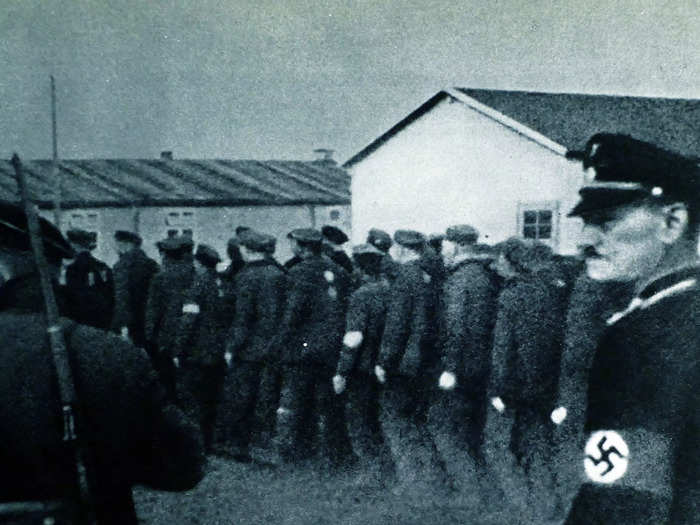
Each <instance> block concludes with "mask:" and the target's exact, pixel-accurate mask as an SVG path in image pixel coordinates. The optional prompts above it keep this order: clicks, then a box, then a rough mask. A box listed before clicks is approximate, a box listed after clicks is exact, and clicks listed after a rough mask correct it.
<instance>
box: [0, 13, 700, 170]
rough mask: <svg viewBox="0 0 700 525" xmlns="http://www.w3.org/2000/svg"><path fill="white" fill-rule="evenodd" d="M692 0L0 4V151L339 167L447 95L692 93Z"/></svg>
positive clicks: (695, 48) (695, 72) (698, 36)
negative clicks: (55, 142) (329, 161)
mask: <svg viewBox="0 0 700 525" xmlns="http://www.w3.org/2000/svg"><path fill="white" fill-rule="evenodd" d="M699 11H700V9H698V4H697V0H669V1H662V0H627V1H613V0H598V1H585V0H583V1H582V0H560V1H553V0H547V1H539V0H506V1H486V2H485V1H483V0H464V1H459V0H452V1H447V0H438V1H428V0H424V1H417V0H410V1H393V0H387V1H381V0H359V1H352V0H252V1H243V0H196V1H195V0H163V1H157V0H148V1H145V0H138V1H137V0H109V1H108V0H82V1H77V0H72V1H71V0H2V2H1V3H0V38H1V40H0V65H1V66H2V72H1V74H0V105H1V106H0V108H1V109H0V111H1V113H0V115H1V116H0V156H1V157H3V158H8V157H9V156H10V154H11V152H12V151H14V150H17V151H19V152H20V153H21V154H22V155H23V156H24V157H26V158H49V157H50V156H51V121H50V95H49V93H50V89H49V75H51V74H53V75H54V76H55V78H56V82H57V97H58V126H59V155H60V156H61V157H63V158H105V157H107V158H114V157H118V158H126V157H129V158H131V157H134V158H152V157H157V156H158V155H159V153H160V151H161V150H164V149H170V150H173V151H174V154H175V157H178V158H253V159H261V160H263V159H302V160H303V159H311V158H313V154H312V150H313V149H315V148H320V147H327V148H332V149H335V150H336V152H337V153H336V158H337V159H338V160H340V161H344V160H347V158H349V157H350V156H351V155H353V154H354V153H356V152H357V151H359V150H360V149H362V148H363V147H364V146H366V145H367V144H368V143H370V142H371V141H372V140H373V139H375V138H376V137H377V136H378V135H380V134H381V133H383V132H384V131H386V130H387V129H388V128H389V127H391V126H392V125H393V124H395V123H396V122H397V121H399V120H400V119H401V118H403V117H404V116H406V115H407V114H408V113H410V112H411V111H412V110H413V109H415V108H416V107H418V106H419V105H420V104H422V103H423V102H424V101H425V100H427V99H428V98H429V97H431V96H432V95H433V94H435V93H436V92H437V91H439V90H440V89H441V88H443V87H451V86H464V87H474V88H494V89H519V90H536V91H554V92H557V91H567V92H580V93H614V94H633V95H649V96H670V97H682V98H698V97H700V30H699V28H700V13H699Z"/></svg>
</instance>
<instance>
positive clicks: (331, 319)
mask: <svg viewBox="0 0 700 525" xmlns="http://www.w3.org/2000/svg"><path fill="white" fill-rule="evenodd" d="M290 235H291V238H292V239H293V240H294V242H295V253H296V255H298V256H299V257H300V259H301V262H300V263H298V264H297V265H295V266H294V267H293V268H292V269H291V270H290V271H289V274H288V285H287V297H286V301H285V305H284V313H283V315H282V320H281V322H280V326H279V330H280V331H279V334H278V336H277V337H276V338H275V341H274V344H275V347H273V350H272V351H274V352H277V351H279V352H281V354H282V355H281V361H282V364H283V367H284V371H283V378H282V394H281V399H280V406H279V409H278V410H277V440H278V445H279V451H280V455H281V457H282V459H283V460H289V461H295V460H299V459H304V458H306V457H309V455H310V453H311V452H312V447H311V442H312V440H313V434H314V433H315V432H313V431H314V429H315V428H316V426H317V425H316V424H315V422H316V420H318V428H319V429H320V441H321V444H322V446H323V449H324V450H323V452H322V457H323V459H324V460H326V461H328V462H329V465H330V466H331V467H338V466H340V465H342V464H344V463H346V462H347V461H348V459H349V457H350V452H351V451H350V443H349V438H348V436H347V431H346V428H345V420H344V415H343V405H342V403H341V402H340V401H339V400H338V399H337V398H336V395H335V394H334V392H333V388H332V384H331V380H330V379H331V378H332V377H333V373H334V371H335V366H336V364H337V362H338V354H339V352H340V346H341V343H342V338H343V333H344V328H345V327H344V324H345V311H346V308H347V302H348V298H349V295H350V276H349V275H348V274H347V272H346V271H345V270H344V269H342V268H341V267H340V266H338V265H337V264H335V263H334V262H333V261H331V260H330V259H328V258H327V257H323V256H322V255H321V251H322V245H321V243H322V239H323V237H322V235H321V232H319V231H318V230H313V229H300V230H294V231H292V232H291V234H290Z"/></svg>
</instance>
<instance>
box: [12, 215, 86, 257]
mask: <svg viewBox="0 0 700 525" xmlns="http://www.w3.org/2000/svg"><path fill="white" fill-rule="evenodd" d="M39 232H40V235H41V238H42V240H43V241H44V252H45V255H46V257H47V258H48V259H49V260H51V261H57V260H60V259H71V258H73V257H74V256H75V252H74V251H73V248H71V245H70V244H69V243H68V241H66V239H65V238H64V237H63V234H62V233H61V232H60V230H59V229H58V228H56V227H55V226H54V225H53V224H51V223H50V222H49V221H47V220H46V219H44V218H41V217H40V218H39ZM0 246H2V247H3V248H6V249H9V250H17V251H29V250H31V249H32V248H31V243H30V240H29V230H28V229H27V216H26V215H25V214H24V210H23V209H22V208H21V207H20V206H17V205H16V204H12V203H9V202H0Z"/></svg>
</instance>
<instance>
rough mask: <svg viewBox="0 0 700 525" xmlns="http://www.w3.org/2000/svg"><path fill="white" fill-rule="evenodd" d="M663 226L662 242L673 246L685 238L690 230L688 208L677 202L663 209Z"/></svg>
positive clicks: (661, 231) (661, 232)
mask: <svg viewBox="0 0 700 525" xmlns="http://www.w3.org/2000/svg"><path fill="white" fill-rule="evenodd" d="M661 214H662V217H663V225H662V227H661V229H660V232H659V234H660V238H661V241H662V242H664V243H665V244H673V243H675V242H676V241H678V239H680V238H681V237H683V235H684V234H685V231H686V230H687V229H688V207H687V206H686V205H685V204H684V203H682V202H675V203H673V204H669V205H667V206H663V207H662V208H661Z"/></svg>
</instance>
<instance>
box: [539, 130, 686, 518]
mask: <svg viewBox="0 0 700 525" xmlns="http://www.w3.org/2000/svg"><path fill="white" fill-rule="evenodd" d="M567 156H569V157H571V158H576V159H580V160H582V161H583V168H584V170H586V173H587V175H588V177H587V182H586V184H585V185H584V186H583V188H582V189H581V190H580V192H579V193H580V195H581V199H580V201H579V203H578V204H577V205H576V207H575V208H574V209H573V210H572V212H571V213H570V215H573V216H578V217H581V218H582V219H583V222H584V229H583V239H582V243H581V247H582V252H583V255H584V257H585V259H586V272H587V274H588V276H589V277H590V278H592V279H594V280H596V281H625V282H628V283H630V284H632V285H633V286H634V295H635V296H634V298H633V299H632V301H631V302H630V303H629V305H628V306H627V308H625V309H624V310H622V311H620V312H618V313H616V314H614V315H612V316H610V317H609V318H608V319H607V321H606V325H607V326H606V329H605V331H604V333H603V335H602V337H601V339H600V342H599V343H598V347H597V350H596V352H595V356H594V357H593V363H592V365H591V368H590V372H589V376H588V377H589V380H588V381H589V383H588V401H587V411H586V421H585V424H584V431H585V433H586V444H585V446H584V447H583V450H581V456H580V461H581V460H582V462H581V463H579V465H581V466H583V469H582V470H583V474H584V475H585V478H584V479H585V480H586V481H585V483H584V484H583V485H582V486H581V488H580V490H579V492H578V494H577V496H576V498H575V499H574V502H573V505H572V508H571V510H570V513H569V516H568V518H567V521H566V522H567V524H571V525H573V524H582V523H599V524H613V523H614V524H623V525H624V524H632V523H634V524H652V523H653V524H665V523H673V524H686V523H697V522H698V515H699V514H700V453H699V452H698V447H697V444H698V435H700V394H699V393H700V361H699V360H698V341H700V324H698V312H699V311H700V285H699V283H700V267H699V266H698V253H697V246H698V231H699V230H698V217H699V216H700V215H698V212H699V211H700V168H699V167H698V164H697V160H696V159H689V158H686V157H684V156H682V155H680V154H677V153H673V152H670V151H667V150H664V149H662V148H659V147H658V146H656V145H654V144H651V143H648V142H643V141H640V140H636V139H634V138H632V137H629V136H626V135H618V134H610V133H599V134H596V135H594V136H593V137H591V139H589V141H588V142H587V144H586V147H585V149H584V150H583V151H580V152H570V153H569V155H567ZM566 414H567V408H566V407H560V408H559V409H557V410H556V411H555V413H553V414H552V416H553V420H554V421H555V422H559V423H561V422H562V421H565V419H566Z"/></svg>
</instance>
